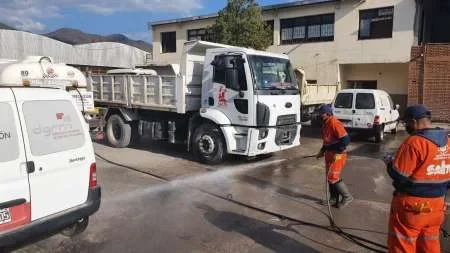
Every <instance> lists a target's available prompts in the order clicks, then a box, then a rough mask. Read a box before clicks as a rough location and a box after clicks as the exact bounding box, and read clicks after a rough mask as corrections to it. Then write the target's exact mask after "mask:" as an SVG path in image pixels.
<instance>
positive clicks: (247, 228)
mask: <svg viewBox="0 0 450 253" xmlns="http://www.w3.org/2000/svg"><path fill="white" fill-rule="evenodd" d="M194 205H195V206H196V207H197V208H198V209H201V210H203V211H204V214H203V216H204V218H205V219H206V220H207V221H208V222H210V223H211V224H213V225H214V226H216V227H218V228H219V229H221V230H223V231H226V232H236V233H239V234H241V235H244V236H246V237H248V238H250V239H252V240H253V241H255V243H257V244H259V245H261V246H262V247H265V248H267V249H270V250H273V251H274V252H280V253H282V252H286V253H287V252H319V251H317V250H315V249H313V248H311V247H309V246H307V245H305V244H302V243H300V242H298V241H296V240H294V239H292V238H290V237H289V236H287V235H285V234H282V233H280V232H277V231H276V230H280V231H289V232H293V233H296V234H298V232H297V231H296V230H294V229H292V228H289V227H285V226H280V225H274V224H270V223H267V222H263V221H260V220H257V219H254V218H250V217H247V216H244V215H241V214H237V213H234V212H226V211H218V210H215V209H214V208H212V207H210V206H208V205H205V204H202V203H195V204H194Z"/></svg>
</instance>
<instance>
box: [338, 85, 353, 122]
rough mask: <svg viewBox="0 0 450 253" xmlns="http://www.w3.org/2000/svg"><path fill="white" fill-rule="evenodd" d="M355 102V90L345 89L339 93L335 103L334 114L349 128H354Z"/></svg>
mask: <svg viewBox="0 0 450 253" xmlns="http://www.w3.org/2000/svg"><path fill="white" fill-rule="evenodd" d="M353 103H354V94H353V91H345V92H340V93H338V94H337V96H336V99H335V100H334V103H333V109H334V110H333V113H334V115H335V116H336V117H337V118H338V119H339V120H340V121H341V122H342V123H343V124H344V126H345V127H347V128H353V127H354V124H353Z"/></svg>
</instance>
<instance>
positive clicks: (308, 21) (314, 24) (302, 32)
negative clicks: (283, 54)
mask: <svg viewBox="0 0 450 253" xmlns="http://www.w3.org/2000/svg"><path fill="white" fill-rule="evenodd" d="M331 21H332V22H331ZM329 25H331V27H332V35H328V36H324V35H323V34H324V33H323V30H322V29H325V26H329ZM313 28H316V29H317V28H318V36H314V37H311V36H310V34H311V33H312V31H313V30H312V29H313ZM315 31H316V30H315ZM316 32H317V31H316ZM283 33H285V34H286V33H287V34H290V35H289V36H290V38H289V39H283ZM296 35H297V36H296ZM334 35H335V13H325V14H319V15H313V16H303V17H296V18H286V19H281V20H280V44H281V45H292V44H299V43H311V42H330V41H334ZM294 37H295V38H294Z"/></svg>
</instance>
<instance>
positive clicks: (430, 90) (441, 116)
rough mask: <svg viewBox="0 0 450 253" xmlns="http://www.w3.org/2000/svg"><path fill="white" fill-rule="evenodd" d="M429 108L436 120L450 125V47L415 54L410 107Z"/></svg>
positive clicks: (424, 49)
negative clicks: (424, 106) (422, 105)
mask: <svg viewBox="0 0 450 253" xmlns="http://www.w3.org/2000/svg"><path fill="white" fill-rule="evenodd" d="M418 103H420V104H425V105H427V106H428V108H429V109H430V110H431V111H432V114H433V120H436V121H445V122H450V44H427V45H424V46H416V47H413V48H412V50H411V63H410V66H409V86H408V105H411V104H418Z"/></svg>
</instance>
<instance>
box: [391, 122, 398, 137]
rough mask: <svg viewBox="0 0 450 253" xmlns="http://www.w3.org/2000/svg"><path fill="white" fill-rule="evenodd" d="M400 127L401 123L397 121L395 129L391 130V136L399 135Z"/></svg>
mask: <svg viewBox="0 0 450 253" xmlns="http://www.w3.org/2000/svg"><path fill="white" fill-rule="evenodd" d="M398 125H399V123H398V121H397V122H396V123H395V127H394V129H392V130H391V134H397V133H398Z"/></svg>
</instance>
